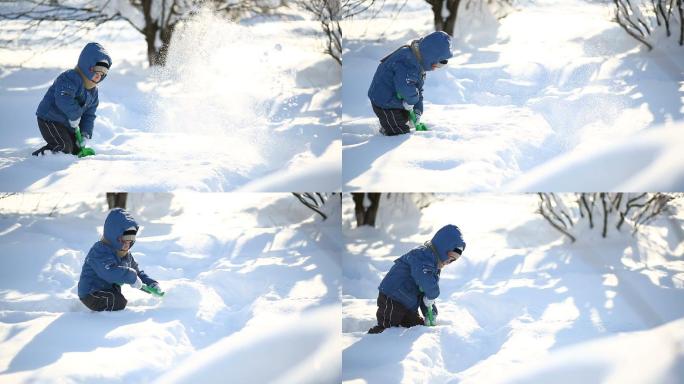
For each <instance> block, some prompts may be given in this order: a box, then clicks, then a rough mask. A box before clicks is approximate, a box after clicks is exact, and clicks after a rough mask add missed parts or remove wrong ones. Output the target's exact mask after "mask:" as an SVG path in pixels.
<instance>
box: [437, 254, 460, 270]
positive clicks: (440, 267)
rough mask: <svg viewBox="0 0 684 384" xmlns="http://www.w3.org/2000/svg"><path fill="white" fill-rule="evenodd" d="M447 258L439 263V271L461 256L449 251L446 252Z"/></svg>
mask: <svg viewBox="0 0 684 384" xmlns="http://www.w3.org/2000/svg"><path fill="white" fill-rule="evenodd" d="M447 257H449V259H447V261H442V262H440V263H439V264H440V265H439V269H442V268H444V267H445V266H447V265H449V264H451V263H453V262H454V261H456V260H458V258H459V257H461V255H459V254H458V253H456V252H454V251H449V252H447Z"/></svg>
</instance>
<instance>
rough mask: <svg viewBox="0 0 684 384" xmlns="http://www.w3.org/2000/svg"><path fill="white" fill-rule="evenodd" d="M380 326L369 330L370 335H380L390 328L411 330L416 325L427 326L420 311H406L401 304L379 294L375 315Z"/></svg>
mask: <svg viewBox="0 0 684 384" xmlns="http://www.w3.org/2000/svg"><path fill="white" fill-rule="evenodd" d="M375 316H376V317H377V319H378V325H376V326H374V327H373V328H371V329H369V330H368V333H380V332H382V331H384V330H385V328H389V327H404V328H410V327H413V326H416V325H425V320H423V318H422V317H420V315H418V311H410V310H408V309H406V307H404V306H403V305H402V304H401V303H400V302H398V301H396V300H392V299H391V298H389V297H387V296H386V295H385V294H384V293H382V292H380V293H379V294H378V312H377V313H376V314H375Z"/></svg>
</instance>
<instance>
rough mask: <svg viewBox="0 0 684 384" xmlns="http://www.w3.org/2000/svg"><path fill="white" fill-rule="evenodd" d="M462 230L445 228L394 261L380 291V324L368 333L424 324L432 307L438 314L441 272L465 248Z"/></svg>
mask: <svg viewBox="0 0 684 384" xmlns="http://www.w3.org/2000/svg"><path fill="white" fill-rule="evenodd" d="M465 245H466V244H465V242H464V241H463V236H462V235H461V230H459V229H458V227H457V226H455V225H446V226H444V227H442V228H441V229H440V230H439V231H437V233H435V235H434V236H433V237H432V240H431V241H428V242H426V243H425V244H424V245H422V246H419V247H417V248H414V249H412V250H411V251H409V252H408V253H407V254H405V255H404V256H402V257H400V258H398V259H396V260H394V265H393V266H392V268H390V270H389V272H387V275H385V278H384V279H382V282H381V283H380V286H379V287H378V290H379V291H380V292H379V294H378V311H377V313H376V317H377V319H378V325H376V326H374V327H373V328H371V329H369V330H368V333H380V332H382V331H384V330H385V328H389V327H398V326H401V327H406V328H409V327H413V326H415V325H424V324H425V321H424V320H423V318H421V317H420V315H418V308H419V307H420V309H421V311H422V312H423V316H426V313H427V309H428V308H432V313H433V316H435V317H436V316H437V306H436V305H435V299H436V298H437V297H438V296H439V284H438V283H439V273H440V271H441V269H442V268H444V266H446V265H448V264H450V263H451V262H453V261H456V260H458V258H459V257H461V254H462V253H463V250H464V249H465Z"/></svg>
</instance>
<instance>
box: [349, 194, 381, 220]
mask: <svg viewBox="0 0 684 384" xmlns="http://www.w3.org/2000/svg"><path fill="white" fill-rule="evenodd" d="M367 195H368V199H369V200H370V203H371V204H370V206H369V207H368V208H366V207H365V206H364V205H363V203H364V199H365V197H366V193H352V200H354V213H355V215H356V227H357V228H358V227H361V226H363V225H370V226H371V227H375V218H376V217H377V215H378V208H379V207H380V196H381V194H380V193H368V194H367Z"/></svg>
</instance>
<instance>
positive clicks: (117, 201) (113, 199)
mask: <svg viewBox="0 0 684 384" xmlns="http://www.w3.org/2000/svg"><path fill="white" fill-rule="evenodd" d="M127 198H128V193H125V192H107V206H109V209H113V208H123V209H126V199H127Z"/></svg>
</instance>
